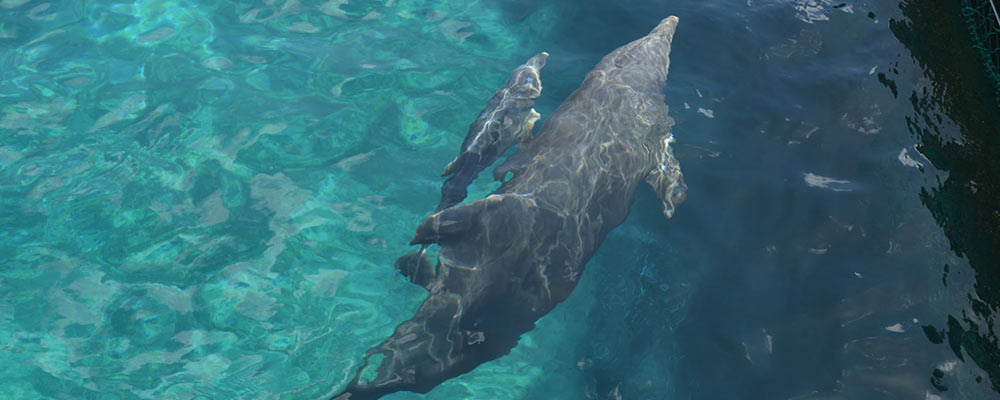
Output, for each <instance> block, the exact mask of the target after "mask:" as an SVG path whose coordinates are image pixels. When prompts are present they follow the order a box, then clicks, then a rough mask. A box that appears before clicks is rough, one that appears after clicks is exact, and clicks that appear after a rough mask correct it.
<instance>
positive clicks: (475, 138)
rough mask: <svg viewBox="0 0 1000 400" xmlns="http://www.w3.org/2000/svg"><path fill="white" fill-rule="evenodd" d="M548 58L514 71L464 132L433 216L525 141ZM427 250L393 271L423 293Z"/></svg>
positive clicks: (430, 271) (428, 275)
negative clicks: (421, 289) (512, 146)
mask: <svg viewBox="0 0 1000 400" xmlns="http://www.w3.org/2000/svg"><path fill="white" fill-rule="evenodd" d="M548 57H549V53H545V52H542V53H540V54H538V55H535V56H534V57H531V58H530V59H529V60H528V61H527V62H525V63H524V64H522V65H521V66H519V67H517V68H515V69H514V71H513V72H511V74H510V78H508V79H507V83H506V84H505V85H504V86H503V87H501V88H500V90H497V91H496V93H494V94H493V97H491V98H490V100H489V101H488V102H487V103H486V108H484V109H483V111H482V112H480V113H479V118H476V121H475V122H473V123H472V125H471V126H469V133H468V134H467V135H466V136H465V141H464V142H462V149H461V151H460V152H459V153H458V157H455V160H454V161H452V162H451V163H449V164H448V166H446V167H445V168H444V172H442V173H441V176H448V179H447V180H445V181H444V184H443V185H441V201H440V202H439V203H438V206H437V208H436V209H435V210H434V212H438V211H441V210H444V209H446V208H449V207H451V206H454V205H455V204H458V203H460V202H461V201H462V200H465V197H466V196H467V195H468V189H467V188H468V187H469V184H471V183H472V181H474V180H475V179H476V177H478V176H479V173H480V172H482V171H483V170H484V169H486V167H489V166H490V165H492V164H493V163H494V162H496V160H497V159H498V158H500V156H501V155H503V153H504V152H505V151H507V148H509V147H510V146H511V145H513V144H514V141H515V140H517V141H518V142H524V141H525V140H527V139H528V138H531V131H532V129H534V126H535V121H538V118H540V117H541V116H540V115H539V114H538V113H537V112H535V109H534V108H532V107H534V106H535V99H537V98H538V96H539V95H540V94H541V93H542V79H541V77H540V76H539V72H540V71H541V69H542V67H544V66H545V60H546V59H548ZM426 251H427V245H423V246H420V249H419V250H416V251H412V252H409V253H407V254H404V255H403V256H402V257H399V259H397V260H396V263H395V267H396V269H398V270H399V272H400V273H401V274H403V276H405V277H407V278H409V279H410V282H413V283H415V284H417V285H420V286H423V287H425V288H426V287H427V286H428V285H429V284H430V282H431V280H433V279H434V275H435V272H434V265H433V264H431V261H430V260H429V259H427V256H426V255H425V254H426Z"/></svg>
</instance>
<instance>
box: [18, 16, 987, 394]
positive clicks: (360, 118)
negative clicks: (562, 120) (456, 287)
mask: <svg viewBox="0 0 1000 400" xmlns="http://www.w3.org/2000/svg"><path fill="white" fill-rule="evenodd" d="M667 15H677V16H679V17H680V19H681V23H680V25H679V28H678V31H677V36H676V37H675V41H674V48H673V53H672V54H671V59H672V64H671V71H670V78H669V81H668V87H667V89H666V93H667V103H668V105H669V106H670V108H671V114H672V116H673V117H674V118H675V119H676V121H677V124H676V125H675V127H674V130H673V133H674V135H675V136H676V138H677V147H676V154H677V156H678V158H679V159H680V162H681V165H682V169H683V170H684V173H685V179H686V181H687V184H688V187H689V192H688V200H687V202H686V203H684V204H683V205H681V206H680V207H679V208H678V210H677V212H676V214H675V217H674V218H673V219H672V220H669V221H668V220H665V219H663V218H662V215H661V214H660V211H659V210H660V208H659V207H660V206H659V203H658V202H657V200H656V199H655V196H654V194H653V193H652V192H651V191H650V190H649V189H647V188H645V187H641V188H640V191H639V193H638V196H637V197H638V198H637V201H636V203H635V204H634V205H633V208H632V211H631V214H630V217H629V219H628V221H627V222H626V223H625V224H624V225H622V226H620V227H619V228H618V229H616V230H615V231H614V232H613V233H612V234H611V235H610V236H609V238H608V239H607V240H606V241H605V243H604V245H603V246H602V247H601V250H600V251H599V253H598V254H597V255H596V256H595V257H594V259H593V260H592V261H591V262H590V264H589V265H588V269H587V273H586V274H585V275H584V277H583V278H582V281H581V283H580V285H579V286H578V287H577V289H576V291H575V292H574V294H573V295H572V296H571V297H570V299H569V300H567V301H566V302H565V303H564V304H562V305H560V306H559V307H558V308H557V309H556V310H555V311H554V312H552V313H551V314H550V315H548V316H546V317H545V318H543V319H542V320H540V321H539V323H538V327H537V328H536V329H535V330H534V331H533V332H531V333H529V334H527V335H525V336H524V337H523V338H522V340H521V343H520V344H519V346H518V347H516V348H515V349H514V350H513V351H512V353H511V354H510V355H508V356H506V357H503V358H501V359H498V360H496V361H494V362H490V363H487V364H484V365H482V366H480V367H479V368H478V369H476V370H475V371H473V372H472V373H469V374H467V375H464V376H462V377H459V378H456V379H453V380H451V381H448V382H446V383H445V384H443V385H441V386H440V387H438V388H436V389H435V390H433V391H432V392H430V393H429V394H427V395H416V394H411V393H399V394H395V395H393V396H389V397H387V398H393V399H416V398H427V399H455V398H475V399H480V398H489V399H542V398H557V399H582V398H592V399H606V398H618V397H617V396H621V398H625V399H673V398H678V399H681V398H683V399H758V398H759V399H789V398H794V399H819V398H823V399H828V398H848V399H867V398H880V399H881V398H898V399H912V398H927V399H935V398H942V399H952V398H953V399H979V398H990V397H993V396H996V395H997V391H1000V371H998V368H997V367H996V366H997V365H1000V350H998V349H1000V346H998V342H997V332H998V331H1000V329H998V327H997V325H996V322H995V321H996V317H995V313H996V312H997V311H998V308H1000V299H998V298H997V297H996V293H998V291H997V288H998V287H1000V284H998V283H997V282H1000V278H998V272H997V266H996V262H997V261H996V260H997V259H998V255H997V254H996V251H997V249H1000V241H998V237H1000V234H998V231H1000V228H997V227H1000V217H998V215H1000V212H998V211H997V207H998V206H997V203H996V201H995V199H996V198H998V195H997V193H996V191H997V188H998V187H1000V186H998V185H1000V180H998V179H997V177H998V176H1000V169H998V167H997V164H996V161H995V160H997V159H1000V158H997V156H998V154H997V152H998V145H997V142H996V141H997V138H998V137H1000V132H998V130H997V128H996V127H997V126H1000V122H997V121H996V119H997V118H998V115H1000V112H998V111H997V106H996V104H997V103H996V97H995V95H993V94H991V93H995V91H993V86H991V83H993V82H991V81H989V79H987V78H985V76H986V74H985V73H984V72H983V70H982V68H981V65H982V64H981V62H982V61H981V59H979V58H977V57H978V56H979V54H978V53H977V52H975V51H974V50H973V49H972V44H971V42H970V39H969V30H968V28H967V24H968V20H967V19H966V14H963V8H962V4H960V2H951V3H949V2H944V3H940V4H938V3H937V2H930V1H923V0H911V1H904V2H902V3H897V2H893V1H884V2H861V1H852V2H846V3H840V2H833V1H828V0H796V1H789V0H781V1H761V0H752V1H751V0H748V1H746V2H745V3H741V2H721V1H663V0H648V1H632V2H624V3H623V2H615V1H588V2H579V1H569V0H554V1H549V2H545V3H542V4H540V3H537V2H528V1H521V0H505V1H395V0H388V1H359V0H350V1H347V0H335V1H306V0H298V1H296V0H286V1H280V0H268V1H241V2H225V1H193V0H184V1H135V2H112V1H105V2H82V1H66V2H45V1H31V0H3V1H0V66H2V69H0V78H2V79H0V203H2V206H0V237H2V239H0V315H2V317H3V323H2V324H0V354H2V355H0V382H3V385H0V397H3V398H25V399H29V398H30V399H37V398H95V399H98V398H99V399H131V398H157V399H162V398H170V399H211V398H230V399H232V398H246V399H270V398H282V399H321V398H325V397H326V396H329V395H330V394H332V393H334V392H335V391H337V390H338V389H340V388H342V387H343V385H345V384H346V383H347V381H348V380H349V379H350V378H351V377H352V375H353V371H354V369H355V368H356V367H357V365H358V363H359V362H360V361H361V356H362V355H363V353H364V351H365V350H366V349H367V348H369V347H371V346H373V345H375V344H377V343H378V342H379V341H380V340H381V339H382V338H384V337H386V336H388V335H389V334H390V333H391V332H392V330H393V328H394V327H395V326H396V325H397V324H398V323H399V322H401V321H403V320H405V319H407V318H409V316H411V315H412V313H413V312H414V311H415V309H416V307H417V305H418V304H419V303H420V302H421V301H422V299H423V297H424V296H425V294H424V293H425V292H424V291H423V290H422V289H420V288H418V287H416V286H414V285H412V284H410V283H409V282H407V281H406V280H405V279H403V278H402V277H400V276H398V274H397V273H396V272H395V271H394V270H393V269H392V268H391V265H392V262H393V260H395V258H396V257H398V256H399V255H401V254H404V253H405V252H407V251H409V250H410V248H409V247H408V246H406V243H407V242H408V241H409V239H410V236H411V235H412V232H413V229H414V227H415V226H416V224H417V223H418V222H419V221H420V220H421V219H422V218H423V217H424V216H425V215H426V214H427V213H428V212H430V211H431V210H432V209H433V208H434V205H435V204H436V202H437V200H438V198H439V197H438V196H439V192H438V190H439V187H440V182H441V179H440V178H438V175H439V173H440V171H441V168H443V166H444V165H445V164H446V163H447V162H448V161H450V160H451V159H452V158H453V157H454V155H455V154H456V152H457V150H458V148H459V146H460V144H461V141H462V139H463V138H464V135H465V132H466V130H467V128H468V125H469V124H470V123H471V122H472V121H473V119H474V118H475V116H476V115H477V113H478V112H479V110H480V109H481V108H482V106H483V105H484V103H485V101H486V100H487V99H488V98H489V96H490V95H491V94H492V92H493V91H494V90H496V89H497V88H498V87H500V85H502V84H503V82H504V80H505V79H506V76H507V74H508V73H509V71H510V70H511V69H512V68H514V67H516V66H517V65H518V64H520V63H522V62H523V61H524V60H526V59H527V58H528V57H530V56H531V55H533V54H536V53H538V52H540V51H547V52H549V53H550V54H551V57H550V58H549V61H548V65H547V66H546V67H545V70H544V71H543V74H542V79H543V81H544V86H545V89H544V91H543V94H542V97H541V98H540V99H539V100H538V107H537V108H538V110H539V111H540V112H541V113H542V115H543V118H544V117H545V116H548V115H550V114H551V113H552V112H553V111H554V110H555V108H556V107H557V106H558V105H559V104H560V103H561V101H562V100H563V99H565V97H566V96H568V95H569V94H570V93H571V92H572V91H573V90H574V89H575V88H576V87H577V86H578V85H579V83H580V81H581V80H582V79H583V76H584V75H585V74H586V72H587V71H588V70H589V69H590V68H591V67H592V66H593V65H594V64H596V63H597V61H598V60H600V58H601V57H602V56H603V55H604V54H607V53H608V52H610V51H612V50H613V49H614V48H616V47H618V46H620V45H622V44H624V43H627V42H628V41H630V40H633V39H635V38H637V37H640V36H642V35H644V34H646V33H647V32H648V31H649V29H651V28H652V27H653V26H655V24H656V22H657V21H659V20H660V19H661V18H663V17H665V16H667ZM495 186H496V184H494V183H490V182H487V181H486V180H485V179H484V180H481V181H480V182H477V183H476V184H475V185H474V186H473V188H472V190H471V195H470V197H471V198H476V197H479V196H482V195H483V194H485V193H488V192H489V191H491V190H493V189H494V188H495Z"/></svg>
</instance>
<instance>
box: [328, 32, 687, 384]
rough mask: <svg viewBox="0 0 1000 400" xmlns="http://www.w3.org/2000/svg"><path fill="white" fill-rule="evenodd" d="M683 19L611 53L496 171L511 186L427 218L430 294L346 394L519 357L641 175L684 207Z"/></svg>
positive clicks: (371, 354)
mask: <svg viewBox="0 0 1000 400" xmlns="http://www.w3.org/2000/svg"><path fill="white" fill-rule="evenodd" d="M676 26H677V18H676V17H669V18H666V19H664V20H663V21H661V22H660V24H659V25H657V27H656V28H655V29H653V31H652V32H650V34H649V35H647V36H645V37H642V38H640V39H638V40H636V41H634V42H632V43H629V44H627V45H625V46H623V47H621V48H619V49H617V50H615V51H614V52H612V53H611V54H608V55H607V56H605V57H604V59H602V60H601V62H600V63H599V64H598V65H597V67H595V68H594V70H593V71H591V72H590V73H589V74H588V75H587V77H586V79H585V80H584V82H583V84H582V85H581V87H580V88H579V89H577V90H576V91H575V92H574V93H573V94H572V95H570V97H569V98H568V99H567V100H566V101H565V102H564V103H563V104H562V105H561V106H560V107H559V109H558V110H556V112H555V113H554V114H553V115H552V116H551V117H549V118H548V119H547V120H546V121H545V123H544V125H543V126H542V128H541V130H540V132H539V133H538V135H536V136H535V137H534V138H532V139H530V140H528V141H526V142H524V143H522V144H521V145H520V146H519V149H518V151H517V152H516V153H515V154H514V155H512V156H511V157H509V158H508V159H507V161H506V162H504V163H503V164H502V165H500V166H499V167H497V168H496V169H495V170H494V177H495V178H497V179H498V180H501V179H502V178H503V177H505V176H506V175H507V174H508V173H513V178H511V179H510V180H508V181H506V182H504V183H503V184H502V185H501V187H500V188H499V189H497V190H496V191H495V192H493V193H492V194H490V195H489V196H487V197H486V198H484V199H481V200H477V201H474V202H471V203H468V204H463V205H458V206H454V207H449V208H445V209H443V210H441V211H438V212H436V213H434V214H433V215H431V216H429V217H428V218H427V219H425V220H424V221H423V222H422V223H421V224H420V226H418V227H417V231H416V236H415V237H414V239H413V241H412V243H411V244H421V245H425V246H426V245H430V244H433V243H436V244H438V245H439V251H438V263H437V268H436V272H435V276H434V277H433V279H432V280H431V281H430V282H428V284H427V285H426V286H425V287H426V288H427V289H428V291H429V292H430V293H429V295H428V297H427V299H426V300H425V301H424V303H423V304H422V305H421V306H420V308H419V309H418V310H417V312H416V314H415V315H414V317H413V318H412V319H410V320H408V321H405V322H403V323H401V324H400V325H399V326H398V327H396V330H395V332H394V333H393V335H392V336H391V337H389V338H388V339H385V340H384V341H383V342H382V343H381V344H379V345H378V346H376V347H374V348H372V349H370V350H369V351H368V352H367V354H366V356H365V361H364V362H363V363H362V366H361V367H360V368H359V369H358V372H357V374H356V376H355V377H354V379H353V380H352V381H351V382H350V383H349V384H348V385H347V387H346V388H345V389H344V391H343V392H341V393H339V394H338V395H336V396H334V400H348V399H349V400H369V399H377V398H380V397H382V396H385V395H387V394H390V393H394V392H398V391H404V390H405V391H413V392H419V393H426V392H428V391H430V390H431V389H432V388H434V387H435V386H437V385H438V384H440V383H442V382H444V381H445V380H447V379H450V378H453V377H455V376H458V375H461V374H464V373H466V372H468V371H471V370H472V369H474V368H476V367H477V366H478V365H480V364H482V363H484V362H487V361H490V360H493V359H496V358H498V357H501V356H503V355H505V354H507V353H508V352H510V350H511V349H512V348H513V347H514V346H515V345H517V342H518V340H519V339H520V337H521V335H522V334H524V333H525V332H528V331H530V330H531V329H533V328H534V326H535V321H537V320H538V319H539V318H541V317H542V316H543V315H545V314H546V313H548V312H549V311H551V310H552V309H553V308H554V307H555V306H556V304H558V303H559V302H561V301H563V300H565V299H566V297H568V296H569V294H570V292H571V291H572V290H573V288H574V287H575V286H576V283H577V281H578V280H579V278H580V276H581V274H582V273H583V269H584V266H585V265H586V263H587V261H588V260H589V259H590V257H591V256H592V255H593V254H594V253H595V252H596V251H597V248H598V247H599V246H600V244H601V242H602V241H603V239H604V238H605V236H607V234H608V232H610V231H611V229H613V228H614V227H616V226H618V225H619V224H621V223H622V222H623V221H624V220H625V217H626V216H627V214H628V211H629V207H630V206H631V204H632V201H633V199H634V197H635V191H636V188H637V187H638V185H639V182H640V181H643V180H645V181H646V182H648V183H649V184H650V185H652V187H653V189H654V191H655V192H656V193H657V196H658V197H659V198H660V200H661V201H662V203H663V213H664V215H666V216H667V217H668V218H669V217H670V216H672V215H673V212H674V207H675V205H676V204H678V203H680V202H681V201H683V199H684V192H685V190H686V186H685V185H684V183H683V180H682V175H681V171H680V169H679V166H678V164H677V160H676V159H675V158H674V156H673V153H672V151H671V148H670V143H671V142H672V140H673V138H672V136H671V135H670V134H669V129H670V127H671V125H672V124H673V120H672V119H670V117H668V116H667V106H666V104H664V94H663V89H664V87H665V85H666V80H667V71H668V67H669V63H670V60H669V53H670V45H671V42H672V40H673V35H674V30H675V29H676ZM379 359H380V360H379ZM369 363H371V364H372V365H371V366H369V365H368V364H369Z"/></svg>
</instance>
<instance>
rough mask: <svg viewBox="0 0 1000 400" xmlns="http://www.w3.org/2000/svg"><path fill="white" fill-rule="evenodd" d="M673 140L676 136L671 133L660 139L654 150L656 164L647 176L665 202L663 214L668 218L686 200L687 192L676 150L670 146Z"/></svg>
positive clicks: (658, 195)
mask: <svg viewBox="0 0 1000 400" xmlns="http://www.w3.org/2000/svg"><path fill="white" fill-rule="evenodd" d="M673 141H674V136H673V135H670V134H668V135H666V136H664V137H663V138H662V139H660V141H659V142H658V143H657V146H656V149H655V150H654V152H653V157H655V159H656V166H654V167H653V170H652V171H650V172H649V175H647V176H646V182H647V183H649V185H650V186H652V187H653V191H655V192H656V196H657V197H659V198H660V201H661V202H662V203H663V215H665V216H666V217H667V218H670V217H672V216H673V215H674V209H675V208H676V207H677V205H678V204H680V203H682V202H684V197H685V193H686V192H687V185H685V184H684V174H683V173H681V167H680V163H678V162H677V158H676V157H674V151H673V149H672V148H671V146H670V143H673Z"/></svg>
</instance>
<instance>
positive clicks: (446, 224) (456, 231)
mask: <svg viewBox="0 0 1000 400" xmlns="http://www.w3.org/2000/svg"><path fill="white" fill-rule="evenodd" d="M485 209H486V202H485V201H483V200H477V201H474V202H471V203H468V204H462V205H460V206H455V207H451V208H446V209H444V210H441V211H439V212H436V213H434V214H432V215H431V216H429V217H427V219H425V220H424V222H422V223H420V226H417V233H416V235H415V236H414V237H413V240H412V241H411V242H410V244H411V245H414V244H422V245H428V244H432V243H438V244H446V243H448V242H450V241H452V240H454V239H457V238H460V237H463V236H464V235H463V234H464V233H465V232H468V231H469V230H471V229H472V228H473V227H475V226H476V225H478V224H479V214H480V213H482V212H483V211H484V210H485Z"/></svg>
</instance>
